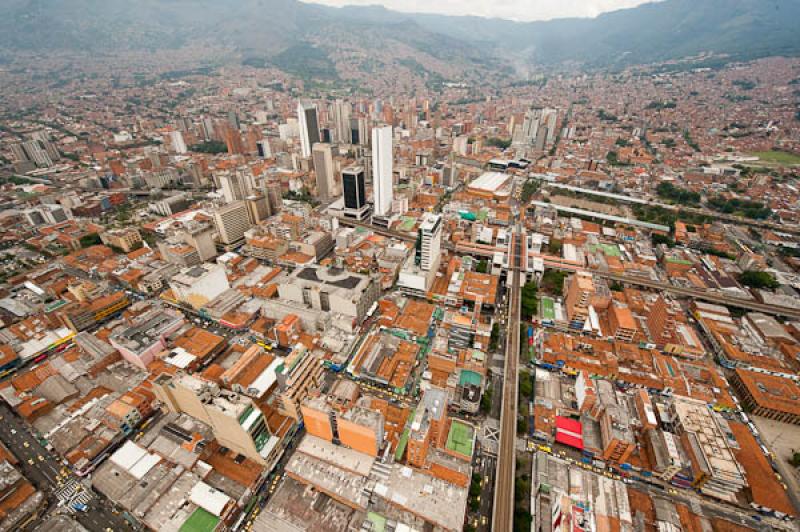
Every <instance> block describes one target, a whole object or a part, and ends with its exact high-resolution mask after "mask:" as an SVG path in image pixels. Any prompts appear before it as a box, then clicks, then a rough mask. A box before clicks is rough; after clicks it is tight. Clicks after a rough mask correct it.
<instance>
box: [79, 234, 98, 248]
mask: <svg viewBox="0 0 800 532" xmlns="http://www.w3.org/2000/svg"><path fill="white" fill-rule="evenodd" d="M80 243H81V247H82V248H88V247H91V246H96V245H98V244H100V243H102V241H101V240H100V235H98V234H97V233H89V234H88V235H84V236H82V237H81V238H80Z"/></svg>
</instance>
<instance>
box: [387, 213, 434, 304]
mask: <svg viewBox="0 0 800 532" xmlns="http://www.w3.org/2000/svg"><path fill="white" fill-rule="evenodd" d="M441 246H442V217H441V216H440V215H438V214H432V213H425V215H424V216H423V217H422V221H421V223H420V226H419V229H418V230H417V242H416V244H415V246H414V252H413V253H412V254H410V255H409V256H408V258H407V259H406V261H405V263H404V264H403V267H402V268H401V270H400V275H399V277H398V280H397V286H398V288H399V289H400V291H401V292H403V293H405V294H407V295H410V296H416V297H427V294H428V291H429V290H430V289H431V286H433V281H434V280H435V279H436V272H437V271H438V269H439V263H440V261H441Z"/></svg>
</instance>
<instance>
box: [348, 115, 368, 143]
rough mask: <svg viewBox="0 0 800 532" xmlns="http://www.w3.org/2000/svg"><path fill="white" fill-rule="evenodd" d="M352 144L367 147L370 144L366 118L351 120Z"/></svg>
mask: <svg viewBox="0 0 800 532" xmlns="http://www.w3.org/2000/svg"><path fill="white" fill-rule="evenodd" d="M350 142H351V143H352V144H358V145H359V146H366V145H367V142H369V133H368V128H367V119H366V118H364V117H360V118H351V119H350Z"/></svg>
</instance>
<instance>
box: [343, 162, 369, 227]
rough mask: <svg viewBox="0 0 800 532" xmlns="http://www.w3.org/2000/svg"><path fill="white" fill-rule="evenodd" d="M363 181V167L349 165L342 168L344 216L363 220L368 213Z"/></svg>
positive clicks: (364, 178)
mask: <svg viewBox="0 0 800 532" xmlns="http://www.w3.org/2000/svg"><path fill="white" fill-rule="evenodd" d="M365 182H366V177H365V176H364V168H363V167H361V166H351V167H350V168H345V169H344V170H342V187H343V188H344V215H345V216H346V217H348V218H355V219H356V220H363V219H364V218H366V217H367V215H368V214H369V205H368V204H367V192H366V183H365Z"/></svg>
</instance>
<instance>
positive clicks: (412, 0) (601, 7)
mask: <svg viewBox="0 0 800 532" xmlns="http://www.w3.org/2000/svg"><path fill="white" fill-rule="evenodd" d="M305 1H308V2H314V3H317V4H325V5H329V6H336V7H340V6H344V5H376V4H380V5H382V6H384V7H386V8H388V9H393V10H395V11H405V12H409V13H439V14H443V15H477V16H481V17H495V18H505V19H510V20H518V21H529V20H548V19H552V18H562V17H596V16H597V15H599V14H601V13H605V12H607V11H614V10H615V9H623V8H626V7H635V6H637V5H639V4H644V3H645V2H647V1H648V0H305Z"/></svg>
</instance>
